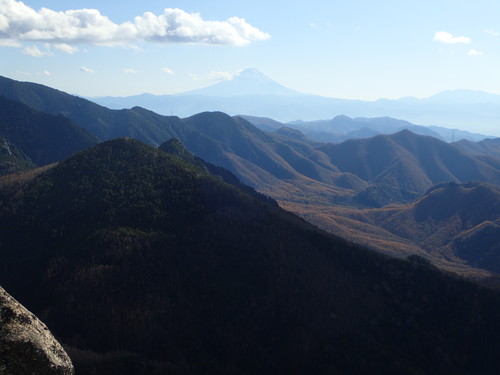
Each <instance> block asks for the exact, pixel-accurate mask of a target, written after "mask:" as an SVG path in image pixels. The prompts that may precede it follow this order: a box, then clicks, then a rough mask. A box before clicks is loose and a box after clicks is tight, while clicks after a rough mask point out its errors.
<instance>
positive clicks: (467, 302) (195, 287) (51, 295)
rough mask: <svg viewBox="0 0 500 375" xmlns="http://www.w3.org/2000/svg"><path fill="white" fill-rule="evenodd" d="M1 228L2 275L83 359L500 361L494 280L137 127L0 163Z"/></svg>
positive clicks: (243, 366)
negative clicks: (307, 215)
mask: <svg viewBox="0 0 500 375" xmlns="http://www.w3.org/2000/svg"><path fill="white" fill-rule="evenodd" d="M174 148H175V147H174ZM6 224H9V225H6ZM25 233H30V235H29V236H26V235H23V234H25ZM0 235H1V237H0V238H2V246H1V247H0V257H1V259H2V262H1V263H0V282H1V283H2V284H4V285H5V286H6V287H8V288H9V289H10V290H11V291H12V293H13V294H14V295H15V296H17V298H18V299H19V300H21V301H23V303H24V304H25V305H27V306H28V307H29V308H30V309H31V310H32V311H34V312H35V313H37V314H39V316H41V317H42V318H43V319H44V321H46V323H47V325H48V326H49V327H51V329H52V330H53V331H54V332H55V334H56V335H57V336H58V337H59V338H60V339H61V341H62V342H63V343H64V344H65V347H66V348H67V350H68V352H69V354H70V356H72V359H73V362H74V364H75V367H76V371H77V373H79V374H121V375H124V374H134V375H142V374H163V373H169V374H199V373H217V374H234V373H238V374H257V373H260V374H262V373H273V374H290V373H305V372H314V373H316V374H332V373H334V374H364V373H367V372H370V373H374V374H379V373H380V374H382V373H383V374H401V373H413V374H428V373H430V372H432V373H434V374H449V373H454V374H469V373H482V374H494V373H495V372H496V371H497V363H498V362H497V354H498V352H499V350H500V347H499V344H498V340H496V339H495V338H496V336H497V333H498V332H499V330H500V326H499V324H500V323H499V322H500V316H499V311H500V297H499V296H498V295H497V294H496V293H494V292H492V291H489V290H486V289H482V288H480V287H478V286H475V285H473V284H470V283H467V282H465V281H462V280H459V279H453V278H449V277H447V276H444V275H443V274H441V273H440V272H438V271H437V270H435V269H433V268H432V267H429V266H428V265H426V264H425V263H422V262H421V261H412V262H408V261H400V260H396V259H389V258H385V257H383V256H381V255H378V254H375V253H372V252H369V251H367V250H364V249H361V248H357V247H355V246H351V245H349V244H347V243H345V242H343V241H341V240H339V239H337V238H335V237H332V236H330V235H327V234H325V233H324V232H321V231H320V230H318V229H316V228H314V227H312V226H311V225H309V224H307V223H306V222H304V221H303V220H301V219H299V218H297V217H296V216H294V215H292V214H290V213H287V212H285V211H283V210H281V209H280V208H279V207H277V206H276V205H275V204H274V203H273V202H270V201H269V200H268V199H265V198H263V197H262V196H261V195H258V194H253V193H251V192H249V191H243V190H241V189H239V188H237V187H235V186H233V185H230V184H227V183H225V182H223V180H222V179H221V178H219V177H215V176H212V175H210V174H208V173H207V172H206V171H205V170H204V169H202V168H199V167H198V166H196V165H192V164H189V163H187V162H186V161H184V160H182V159H179V158H177V157H175V156H173V155H169V154H167V153H165V152H163V151H160V150H156V149H153V148H151V147H149V146H146V145H144V144H141V143H139V142H137V141H134V140H130V139H120V140H115V141H110V142H105V143H102V144H99V145H97V146H95V147H93V148H91V149H89V150H86V151H83V152H80V153H78V154H75V155H74V156H72V157H70V158H68V159H67V160H65V161H64V162H62V163H60V164H59V165H57V166H53V167H51V168H45V169H44V170H35V171H31V172H28V173H27V174H22V175H19V176H13V175H10V176H6V177H4V178H1V179H0ZM457 327H460V329H457Z"/></svg>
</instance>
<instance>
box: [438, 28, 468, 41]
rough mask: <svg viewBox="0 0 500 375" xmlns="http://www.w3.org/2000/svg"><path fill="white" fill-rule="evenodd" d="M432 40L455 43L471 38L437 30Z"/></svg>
mask: <svg viewBox="0 0 500 375" xmlns="http://www.w3.org/2000/svg"><path fill="white" fill-rule="evenodd" d="M434 41H436V42H441V43H446V44H457V43H465V44H466V43H470V41H471V39H470V38H468V37H466V36H453V34H450V33H447V32H446V31H439V32H437V33H436V34H434Z"/></svg>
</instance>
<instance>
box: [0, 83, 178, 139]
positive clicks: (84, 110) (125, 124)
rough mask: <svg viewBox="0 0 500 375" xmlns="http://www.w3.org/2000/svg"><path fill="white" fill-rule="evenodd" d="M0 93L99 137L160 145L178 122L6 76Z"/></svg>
mask: <svg viewBox="0 0 500 375" xmlns="http://www.w3.org/2000/svg"><path fill="white" fill-rule="evenodd" d="M0 94H1V95H4V96H6V97H8V98H10V99H12V100H16V101H20V102H22V103H24V104H26V105H28V106H30V107H31V108H33V109H35V110H38V111H43V112H47V113H50V114H54V115H63V116H65V117H67V118H69V119H71V120H73V121H74V122H76V123H77V124H78V125H80V126H82V127H84V128H85V129H87V130H88V131H90V132H91V133H92V134H94V135H96V136H97V137H98V138H99V139H100V140H108V139H111V138H116V137H125V136H128V137H134V138H136V139H139V140H141V141H143V142H146V143H149V144H152V145H159V144H160V143H161V142H164V141H165V140H167V139H169V138H171V137H172V136H173V134H172V128H173V129H177V126H178V125H179V124H180V123H181V121H180V119H179V118H177V117H163V116H158V115H156V116H151V115H150V114H147V113H146V114H144V113H138V112H136V111H134V110H133V109H126V110H119V111H117V110H110V109H108V108H105V107H102V106H100V105H97V104H95V103H93V102H91V101H89V100H86V99H82V98H80V97H77V96H74V95H69V94H67V93H65V92H62V91H59V90H56V89H53V88H50V87H47V86H43V85H40V84H36V83H30V82H19V81H14V80H12V79H8V78H5V77H0ZM142 114H144V116H142Z"/></svg>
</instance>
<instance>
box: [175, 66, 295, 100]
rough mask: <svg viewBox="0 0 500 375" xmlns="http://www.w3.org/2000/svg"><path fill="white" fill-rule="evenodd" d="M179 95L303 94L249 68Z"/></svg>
mask: <svg viewBox="0 0 500 375" xmlns="http://www.w3.org/2000/svg"><path fill="white" fill-rule="evenodd" d="M181 95H183V96H184V95H203V96H222V97H231V96H241V95H280V96H301V95H305V94H302V93H300V92H298V91H294V90H291V89H289V88H286V87H285V86H282V85H280V84H279V83H277V82H275V81H273V80H272V79H271V78H269V77H268V76H266V75H265V74H263V73H262V72H260V71H259V70H257V69H255V68H249V69H244V70H242V71H240V72H239V73H237V74H235V75H234V76H233V77H232V79H230V80H227V81H222V82H219V83H216V84H214V85H212V86H208V87H204V88H201V89H198V90H194V91H189V92H186V93H183V94H181Z"/></svg>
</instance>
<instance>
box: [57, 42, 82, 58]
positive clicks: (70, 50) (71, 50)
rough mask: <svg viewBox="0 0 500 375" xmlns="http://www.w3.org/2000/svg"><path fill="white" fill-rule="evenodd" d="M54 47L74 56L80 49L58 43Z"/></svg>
mask: <svg viewBox="0 0 500 375" xmlns="http://www.w3.org/2000/svg"><path fill="white" fill-rule="evenodd" d="M52 47H54V48H55V49H57V50H59V51H62V52H64V53H67V54H69V55H72V54H74V53H76V52H77V51H78V48H76V47H73V46H70V45H69V44H66V43H56V44H53V45H52Z"/></svg>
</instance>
